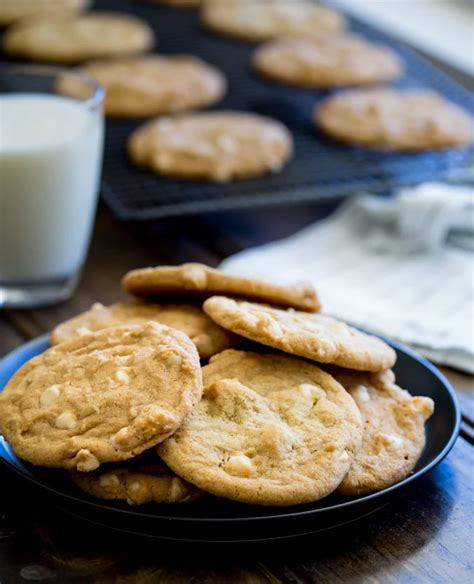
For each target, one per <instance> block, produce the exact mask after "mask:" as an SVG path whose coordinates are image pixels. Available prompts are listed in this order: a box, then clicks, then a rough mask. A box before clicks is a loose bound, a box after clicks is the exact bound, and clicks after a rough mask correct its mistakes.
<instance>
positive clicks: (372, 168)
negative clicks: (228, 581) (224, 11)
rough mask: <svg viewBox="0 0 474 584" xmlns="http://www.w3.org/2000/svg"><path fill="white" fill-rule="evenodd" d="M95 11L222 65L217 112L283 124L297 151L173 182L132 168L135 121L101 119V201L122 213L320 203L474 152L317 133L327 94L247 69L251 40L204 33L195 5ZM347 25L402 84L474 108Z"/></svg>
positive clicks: (416, 63)
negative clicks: (233, 178) (232, 171)
mask: <svg viewBox="0 0 474 584" xmlns="http://www.w3.org/2000/svg"><path fill="white" fill-rule="evenodd" d="M95 7H96V8H99V9H106V10H118V11H126V12H131V13H134V14H136V15H137V16H140V17H142V18H145V19H146V20H147V21H148V22H149V23H150V24H151V26H152V27H153V28H154V30H155V31H156V33H157V34H158V37H159V46H158V48H157V50H158V51H159V52H161V53H188V52H189V53H194V54H197V55H199V56H200V57H202V58H203V59H205V60H207V61H209V62H210V63H213V64H214V65H216V66H217V67H219V68H220V69H221V70H222V71H223V72H224V73H225V75H226V77H227V79H228V84H229V88H228V93H227V96H226V97H225V99H224V100H223V101H222V102H221V103H220V104H218V106H216V107H217V108H218V109H236V110H247V111H253V112H257V113H260V114H265V115H268V116H271V117H274V118H276V119H279V120H281V121H282V122H283V123H284V124H286V125H287V126H288V128H289V129H290V130H291V132H292V134H293V138H294V142H295V156H294V158H293V160H292V161H291V162H290V164H288V165H287V166H286V167H285V168H284V169H283V171H282V172H281V173H279V174H272V175H268V176H266V177H263V178H259V179H255V180H245V181H239V182H234V183H230V184H208V183H204V182H187V181H176V180H170V179H167V178H161V177H157V176H155V175H153V174H151V173H150V172H147V171H142V170H138V169H136V168H134V167H133V166H132V165H131V164H130V162H129V161H128V159H127V154H126V147H125V145H126V141H127V137H128V136H129V135H130V133H131V132H132V131H133V130H134V129H135V128H136V127H137V126H138V125H139V124H140V123H141V122H135V121H133V122H132V121H115V120H113V121H111V120H109V121H107V131H106V143H105V159H104V173H103V197H104V199H105V201H106V203H107V205H108V206H109V207H110V208H111V210H112V211H113V213H114V214H115V215H116V216H118V217H119V218H120V219H128V220H130V219H133V220H140V219H158V218H162V217H170V216H177V215H186V214H195V213H201V212H210V211H218V210H230V209H237V208H244V207H255V206H265V205H274V204H278V203H292V202H301V201H316V200H320V199H327V198H331V197H343V196H347V195H351V194H354V193H356V192H360V191H361V190H367V191H371V192H381V191H386V190H388V189H390V188H393V187H395V186H401V185H407V184H415V183H419V182H422V181H425V180H430V179H434V178H436V177H440V176H442V175H443V174H445V173H446V172H447V171H448V170H450V169H452V168H454V167H456V166H459V165H461V164H463V163H466V162H467V159H468V158H471V159H472V158H473V149H455V150H450V151H446V152H428V153H421V154H393V153H378V152H370V151H366V150H363V149H361V148H350V147H347V146H344V145H341V144H338V143H336V142H335V141H332V140H331V139H329V138H326V137H324V136H323V135H322V134H321V133H318V132H317V131H316V130H315V129H314V127H313V125H312V123H311V114H312V111H313V108H314V105H315V104H316V103H317V102H318V101H319V100H321V99H322V98H324V97H326V96H327V95H328V92H323V91H310V90H301V89H297V88H287V87H284V86H280V85H277V84H274V83H271V82H268V81H265V80H263V79H261V78H260V77H258V76H257V75H255V74H253V73H252V71H251V69H250V65H249V63H250V58H251V54H252V51H253V49H254V45H251V44H245V43H241V42H238V41H233V40H228V39H225V38H221V37H218V36H216V35H214V34H211V33H207V32H206V31H204V30H203V29H201V28H200V26H199V20H198V13H197V11H195V10H177V9H171V8H165V7H161V6H158V5H156V4H155V5H152V4H147V3H146V2H140V1H126V0H121V1H117V0H99V1H97V2H95ZM350 25H351V29H352V30H353V31H355V32H358V33H360V34H362V35H364V36H365V37H367V38H368V39H372V40H374V41H378V42H382V43H385V44H386V45H389V46H391V47H393V48H394V49H395V50H396V51H397V52H398V53H399V54H400V55H401V56H402V58H403V59H404V60H405V62H406V66H407V72H406V75H405V77H404V78H403V79H402V80H401V81H400V82H399V83H398V84H397V85H398V86H400V87H431V88H433V89H436V90H438V91H440V92H441V93H443V94H444V95H445V96H446V97H448V98H449V99H451V100H452V101H454V102H456V103H458V104H460V105H462V106H464V107H466V108H467V109H470V110H471V111H472V110H474V103H473V98H472V95H471V94H470V93H469V92H467V91H466V90H465V89H464V88H463V87H461V86H460V85H458V84H457V83H456V82H455V81H453V80H452V79H451V78H449V77H448V76H446V75H445V74H444V73H442V72H441V71H440V70H438V69H437V68H436V67H434V66H433V65H431V64H430V63H428V62H427V61H425V60H424V59H423V58H421V57H419V56H418V55H417V54H416V53H415V52H414V51H412V50H411V49H410V48H409V47H407V46H406V45H404V44H402V43H399V42H397V41H395V40H394V39H393V38H391V37H390V36H388V35H386V34H383V33H381V32H379V31H377V30H375V29H373V28H372V27H370V26H368V25H367V24H364V23H362V22H360V21H358V20H356V19H350Z"/></svg>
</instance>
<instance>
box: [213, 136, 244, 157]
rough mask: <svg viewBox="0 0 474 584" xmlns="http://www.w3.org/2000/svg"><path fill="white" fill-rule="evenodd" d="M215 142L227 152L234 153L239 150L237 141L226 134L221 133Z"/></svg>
mask: <svg viewBox="0 0 474 584" xmlns="http://www.w3.org/2000/svg"><path fill="white" fill-rule="evenodd" d="M216 143H217V145H218V146H219V148H221V149H222V150H223V151H224V152H228V153H229V154H235V153H236V152H238V150H239V143H238V142H237V140H236V139H235V138H232V136H228V135H226V134H221V135H220V136H218V137H217V140H216Z"/></svg>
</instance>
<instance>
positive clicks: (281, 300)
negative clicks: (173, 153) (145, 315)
mask: <svg viewBox="0 0 474 584" xmlns="http://www.w3.org/2000/svg"><path fill="white" fill-rule="evenodd" d="M122 288H123V289H124V290H125V292H128V293H129V294H133V295H134V296H138V297H139V298H149V297H151V296H159V295H163V294H180V295H191V296H199V297H202V298H207V297H209V296H213V295H214V294H227V295H228V296H237V297H242V298H249V299H253V300H262V301H263V302H268V303H270V304H276V305H279V306H291V307H293V308H299V309H301V310H308V311H310V312H316V311H318V310H319V309H320V308H321V305H320V303H319V299H318V296H317V294H316V290H315V289H314V288H313V286H312V285H311V284H309V283H308V282H298V283H295V284H292V285H283V284H271V283H269V282H265V281H263V280H252V279H250V278H242V277H240V276H235V275H233V274H226V273H224V272H220V271H219V270H215V269H213V268H210V267H209V266H206V265H204V264H196V263H190V264H182V265H180V266H157V267H156V268H142V269H139V270H132V271H131V272H128V273H127V274H125V276H124V277H123V279H122Z"/></svg>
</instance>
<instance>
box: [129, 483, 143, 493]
mask: <svg viewBox="0 0 474 584" xmlns="http://www.w3.org/2000/svg"><path fill="white" fill-rule="evenodd" d="M128 488H129V490H130V491H132V493H136V492H137V491H139V490H140V489H141V485H140V483H139V482H138V481H133V482H132V483H130V485H129V487H128Z"/></svg>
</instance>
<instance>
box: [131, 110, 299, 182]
mask: <svg viewBox="0 0 474 584" xmlns="http://www.w3.org/2000/svg"><path fill="white" fill-rule="evenodd" d="M128 150H129V154H130V157H131V159H132V161H133V162H134V163H135V164H136V165H137V166H140V167H144V168H149V169H150V170H152V171H153V172H155V173H156V174H160V175H164V176H170V177H174V178H178V179H188V180H189V179H191V180H207V181H211V182H229V181H232V180H238V179H245V178H252V177H257V176H261V175H264V174H266V173H268V172H279V171H280V170H281V169H282V168H283V166H284V165H285V163H286V162H287V161H288V160H289V159H290V157H291V155H292V152H293V140H292V137H291V134H290V132H289V131H288V129H287V128H286V127H285V126H284V125H283V124H281V123H280V122H277V121H276V120H273V119H271V118H267V117H264V116H259V115H256V114H250V113H243V112H231V111H218V112H209V113H197V114H182V115H179V116H176V117H174V118H158V119H155V120H152V121H150V122H147V123H146V124H144V125H143V126H141V127H140V128H138V129H137V130H135V132H133V134H132V135H131V137H130V139H129V142H128Z"/></svg>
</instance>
